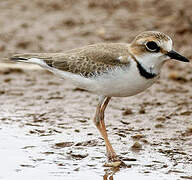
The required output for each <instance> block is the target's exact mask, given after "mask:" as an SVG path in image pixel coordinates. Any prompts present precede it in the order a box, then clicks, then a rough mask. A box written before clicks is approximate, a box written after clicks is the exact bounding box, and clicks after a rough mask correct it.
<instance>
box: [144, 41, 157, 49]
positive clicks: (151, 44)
mask: <svg viewBox="0 0 192 180" xmlns="http://www.w3.org/2000/svg"><path fill="white" fill-rule="evenodd" d="M146 48H147V50H149V51H152V52H159V50H160V48H159V46H158V45H157V44H156V42H154V41H149V42H147V44H146Z"/></svg>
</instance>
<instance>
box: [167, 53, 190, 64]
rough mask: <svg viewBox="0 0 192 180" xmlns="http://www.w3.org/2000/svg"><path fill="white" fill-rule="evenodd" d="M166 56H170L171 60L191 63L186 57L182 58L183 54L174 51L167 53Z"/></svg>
mask: <svg viewBox="0 0 192 180" xmlns="http://www.w3.org/2000/svg"><path fill="white" fill-rule="evenodd" d="M166 55H167V56H169V57H170V58H171V59H176V60H178V61H183V62H189V59H187V58H186V57H184V56H182V55H181V54H179V53H177V52H176V51H173V50H171V51H169V52H167V54H166Z"/></svg>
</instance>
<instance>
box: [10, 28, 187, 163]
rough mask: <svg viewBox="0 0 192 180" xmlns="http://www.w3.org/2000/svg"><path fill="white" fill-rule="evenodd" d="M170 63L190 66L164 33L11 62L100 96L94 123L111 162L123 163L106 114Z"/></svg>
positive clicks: (17, 57) (24, 56)
mask: <svg viewBox="0 0 192 180" xmlns="http://www.w3.org/2000/svg"><path fill="white" fill-rule="evenodd" d="M167 59H176V60H179V61H184V62H189V60H188V59H187V58H185V57H184V56H182V55H180V54H179V53H177V52H176V51H174V50H173V49H172V40H171V38H170V37H169V36H167V35H165V34H164V33H161V32H156V31H146V32H143V33H141V34H139V35H138V36H136V37H135V39H134V40H133V41H132V42H131V43H130V44H127V43H99V44H94V45H89V46H85V47H82V48H78V49H73V50H70V51H67V52H64V53H29V54H17V55H14V56H13V57H11V60H14V61H22V62H27V63H35V64H38V65H40V66H41V67H43V68H45V69H47V70H49V71H51V72H53V73H54V74H56V75H59V76H60V77H62V78H64V79H69V80H70V81H71V82H72V83H74V84H75V85H76V86H77V87H79V88H82V89H86V90H88V91H91V92H93V93H95V94H98V95H99V97H100V98H99V103H98V105H97V109H96V113H95V117H94V123H95V125H96V127H97V128H98V130H99V131H100V133H101V135H102V137H103V139H104V141H105V145H106V149H107V156H108V159H109V160H110V161H111V162H120V160H119V158H118V156H117V155H116V153H115V151H114V149H113V147H112V145H111V144H110V142H109V139H108V135H107V131H106V127H105V123H104V112H105V109H106V107H107V104H108V103H109V100H110V99H111V97H126V96H133V95H136V94H138V93H140V92H142V91H144V90H145V89H147V88H148V87H150V86H151V85H152V84H153V83H154V82H155V81H156V80H157V79H158V77H159V75H160V70H161V67H162V65H163V64H164V62H165V61H166V60H167Z"/></svg>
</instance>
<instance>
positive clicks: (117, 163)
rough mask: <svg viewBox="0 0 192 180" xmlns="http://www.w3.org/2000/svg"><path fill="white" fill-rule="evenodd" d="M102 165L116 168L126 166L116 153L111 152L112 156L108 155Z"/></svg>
mask: <svg viewBox="0 0 192 180" xmlns="http://www.w3.org/2000/svg"><path fill="white" fill-rule="evenodd" d="M104 166H105V167H113V168H117V167H126V166H127V165H126V164H125V163H124V162H123V161H122V160H120V158H119V157H118V156H117V155H116V154H115V155H114V154H113V155H112V156H108V162H107V163H105V164H104Z"/></svg>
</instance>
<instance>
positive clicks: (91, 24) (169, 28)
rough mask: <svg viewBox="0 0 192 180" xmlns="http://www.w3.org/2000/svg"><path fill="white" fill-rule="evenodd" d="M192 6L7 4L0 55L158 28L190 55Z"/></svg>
mask: <svg viewBox="0 0 192 180" xmlns="http://www.w3.org/2000/svg"><path fill="white" fill-rule="evenodd" d="M191 8H192V2H191V1H190V0H182V1H180V0H164V1H158V0H135V1H128V0H99V1H94V0H83V1H80V0H46V1H44V0H33V1H29V0H26V1H21V0H18V1H14V0H6V1H3V0H2V1H0V9H1V11H0V27H1V31H0V52H1V56H3V55H7V54H8V52H9V51H11V52H18V51H19V52H28V51H30V52H60V51H64V50H66V49H71V48H75V47H80V46H83V45H87V44H93V43H97V42H103V41H108V42H130V41H131V40H132V39H133V37H134V36H135V35H137V34H138V33H140V32H142V31H145V30H158V31H163V32H165V33H167V34H169V35H170V36H171V37H172V38H173V39H174V42H175V48H176V49H178V50H180V51H182V52H184V54H185V55H186V56H188V57H189V56H191V54H190V44H191V43H190V41H191V32H192V19H191V17H192V11H191Z"/></svg>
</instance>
